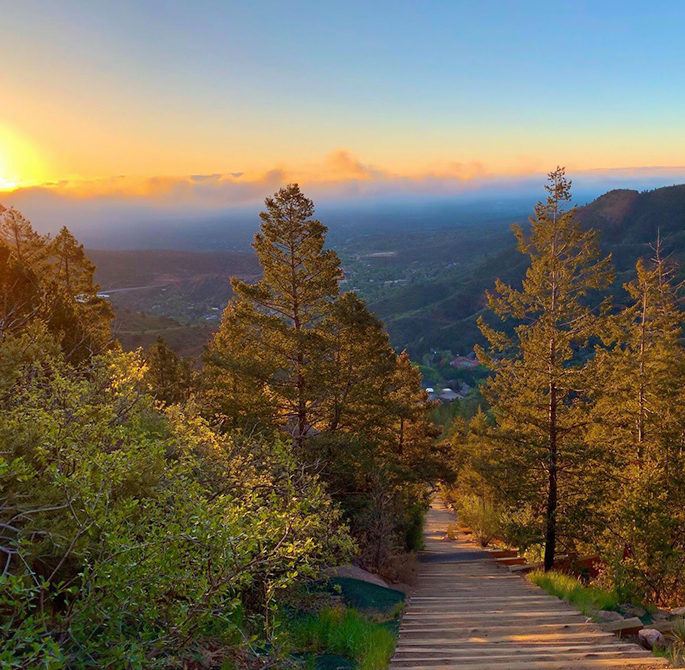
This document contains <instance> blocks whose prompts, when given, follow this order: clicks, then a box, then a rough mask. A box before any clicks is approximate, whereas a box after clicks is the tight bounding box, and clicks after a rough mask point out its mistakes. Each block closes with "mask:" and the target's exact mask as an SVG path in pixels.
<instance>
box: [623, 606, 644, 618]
mask: <svg viewBox="0 0 685 670" xmlns="http://www.w3.org/2000/svg"><path fill="white" fill-rule="evenodd" d="M618 607H619V609H620V610H621V611H622V612H625V614H626V616H628V617H633V616H636V617H638V618H640V617H643V616H644V615H645V614H647V610H646V609H645V608H644V607H640V605H633V604H632V603H621V604H620V605H619V606H618Z"/></svg>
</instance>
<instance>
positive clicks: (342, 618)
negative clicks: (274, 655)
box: [290, 607, 395, 670]
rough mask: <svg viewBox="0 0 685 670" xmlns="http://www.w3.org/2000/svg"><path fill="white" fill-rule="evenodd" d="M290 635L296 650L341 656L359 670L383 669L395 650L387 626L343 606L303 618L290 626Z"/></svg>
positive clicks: (391, 634) (391, 635) (392, 636)
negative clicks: (351, 660)
mask: <svg viewBox="0 0 685 670" xmlns="http://www.w3.org/2000/svg"><path fill="white" fill-rule="evenodd" d="M290 634H291V636H292V640H293V643H294V645H295V646H296V647H297V648H298V649H302V650H306V651H312V652H316V653H329V654H340V655H341V656H345V657H347V658H351V659H353V660H354V661H355V667H356V668H359V669H360V670H385V668H387V667H388V664H389V662H390V658H391V657H392V654H393V652H394V650H395V636H394V635H393V633H392V632H391V630H390V629H389V628H388V627H387V626H385V625H383V624H380V623H374V622H373V621H372V620H371V619H370V618H369V617H367V616H364V615H362V614H360V613H359V612H357V611H355V610H351V609H346V608H343V607H328V608H325V609H323V610H321V611H320V612H317V613H315V614H310V615H307V616H305V617H304V618H303V619H301V620H300V621H296V622H294V623H293V624H292V626H291V631H290Z"/></svg>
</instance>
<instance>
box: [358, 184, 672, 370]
mask: <svg viewBox="0 0 685 670" xmlns="http://www.w3.org/2000/svg"><path fill="white" fill-rule="evenodd" d="M578 218H579V220H580V222H581V224H582V225H583V226H584V227H587V228H595V229H597V230H599V231H600V234H601V236H600V243H601V246H602V251H603V253H605V254H606V253H611V254H612V257H613V262H614V266H615V268H616V274H617V278H616V282H615V285H614V286H613V287H612V290H613V291H614V292H615V293H616V294H617V295H618V298H619V300H620V299H621V294H622V285H623V284H624V283H625V282H626V281H628V280H629V279H630V278H632V276H633V273H634V269H635V263H636V261H637V259H638V258H640V257H648V256H649V255H650V254H651V253H652V250H651V246H650V245H651V244H653V243H654V242H655V241H656V239H657V235H660V237H661V241H662V244H663V247H664V249H665V250H666V252H667V253H670V254H671V257H672V258H673V260H675V261H676V262H677V263H679V265H680V266H681V268H682V267H683V266H685V184H683V185H677V186H667V187H663V188H658V189H655V190H652V191H642V192H640V191H634V190H628V189H616V190H612V191H609V192H608V193H605V194H604V195H601V196H600V197H599V198H597V199H595V200H594V201H592V202H591V203H589V204H587V205H585V206H583V207H579V208H578ZM509 240H510V242H509V244H508V246H507V248H506V249H504V250H502V251H500V252H499V253H498V254H496V255H495V256H493V257H490V258H487V259H485V260H484V261H483V262H482V263H480V264H479V265H478V266H477V267H475V268H473V269H472V270H471V271H470V272H469V273H468V275H467V276H464V278H463V281H462V282H459V283H457V284H455V285H453V286H452V288H451V290H450V291H449V293H448V294H446V295H445V294H442V295H439V294H437V293H436V295H437V296H438V297H437V299H435V300H433V301H431V302H427V303H425V304H423V305H416V306H415V307H413V308H412V309H405V310H404V311H400V309H401V306H402V305H410V306H412V303H411V297H412V291H411V289H410V288H408V287H407V288H402V289H398V290H397V291H396V292H395V295H394V296H392V298H387V299H385V300H381V301H378V302H376V303H372V304H371V307H372V309H374V310H375V311H376V312H377V313H378V315H379V316H380V317H381V318H383V319H384V320H385V322H386V325H387V328H388V331H389V332H390V334H391V337H392V339H393V342H394V343H395V344H396V346H400V347H406V348H407V349H408V350H409V352H410V354H411V355H412V356H413V357H414V358H415V359H417V360H419V359H420V357H421V356H422V355H423V354H425V353H426V352H427V351H429V350H430V348H438V349H450V350H452V351H453V352H454V353H460V354H465V353H468V352H469V351H471V349H472V348H473V345H474V344H475V343H482V339H481V335H480V331H479V330H478V326H477V323H476V322H477V319H478V317H479V316H481V315H485V316H487V315H488V312H487V310H486V309H485V308H486V296H485V292H486V290H487V289H490V288H492V287H493V285H494V282H495V279H496V278H499V279H501V280H502V281H504V282H506V283H509V284H520V282H521V280H522V279H523V277H524V275H525V271H526V269H527V267H528V263H527V259H526V257H525V256H523V255H522V254H521V253H519V252H518V251H517V250H516V247H515V241H514V237H513V234H511V233H509ZM429 294H430V291H429V290H427V288H426V287H424V288H423V295H429Z"/></svg>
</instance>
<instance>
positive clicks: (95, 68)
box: [0, 0, 685, 197]
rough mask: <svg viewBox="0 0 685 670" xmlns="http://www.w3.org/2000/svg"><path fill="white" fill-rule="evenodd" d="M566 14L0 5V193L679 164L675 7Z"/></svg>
mask: <svg viewBox="0 0 685 670" xmlns="http://www.w3.org/2000/svg"><path fill="white" fill-rule="evenodd" d="M570 4H571V3H569V6H566V5H565V6H563V7H562V6H560V5H556V6H550V5H549V4H548V3H541V2H535V1H529V2H524V3H516V4H515V5H514V3H501V2H486V3H481V4H480V5H478V6H477V7H474V6H473V4H472V3H464V2H456V3H451V4H450V6H448V7H445V6H442V5H440V4H437V3H436V4H434V3H411V2H408V3H402V4H399V5H398V4H395V3H390V2H374V3H371V5H370V6H369V5H367V4H365V3H356V2H352V3H346V4H345V5H344V6H335V7H334V6H326V3H318V2H313V1H311V2H297V3H294V4H292V5H290V6H287V5H276V4H272V3H268V2H254V3H250V5H249V6H248V5H246V4H245V3H230V2H229V3H219V2H211V1H205V2H199V3H193V4H192V5H190V4H186V3H166V2H146V3H134V2H122V3H106V4H104V5H101V4H99V3H98V5H97V6H94V5H93V4H92V3H87V2H83V1H77V2H72V3H69V4H68V5H62V4H58V3H51V2H47V1H42V0H35V1H33V0H32V1H30V2H26V3H15V4H5V5H4V6H3V8H2V10H1V11H2V19H3V21H2V28H1V29H0V30H1V32H2V40H0V57H1V58H2V62H3V63H11V64H12V67H5V68H3V69H2V70H1V71H0V86H1V87H2V90H3V105H2V107H1V108H0V191H11V190H17V189H25V188H33V187H36V186H41V185H43V186H44V187H45V188H51V189H57V190H67V191H68V192H69V193H70V194H71V195H73V196H79V195H80V196H83V197H91V196H92V195H93V194H94V193H96V194H97V193H100V192H101V191H102V190H103V189H104V190H105V191H106V192H107V193H108V194H110V195H114V196H116V195H117V194H119V195H131V196H135V197H146V196H148V195H149V196H150V197H160V194H161V195H163V193H164V188H165V184H170V183H173V184H178V183H180V182H182V181H183V180H188V179H189V180H192V176H193V175H203V176H212V175H222V178H224V179H226V180H227V181H228V182H232V181H235V182H241V181H250V182H255V181H259V180H267V181H268V180H269V175H273V174H280V175H282V176H283V178H293V179H297V180H299V181H302V182H303V183H305V184H306V183H315V184H321V183H326V184H329V183H333V184H336V183H337V184H340V183H362V184H363V183H367V184H368V183H371V182H373V181H375V180H377V179H382V180H387V179H391V180H393V182H394V183H397V182H406V183H407V184H409V185H414V184H417V183H419V184H420V183H422V182H423V181H425V180H435V179H437V180H440V181H441V183H446V182H453V183H455V184H457V185H459V184H462V183H464V182H468V181H470V180H479V179H483V178H490V177H506V176H522V175H523V176H525V175H534V174H544V173H545V172H547V171H548V170H549V169H551V168H552V167H554V166H555V165H557V164H563V165H566V166H567V168H568V169H569V171H570V172H574V171H588V170H594V169H632V168H664V167H667V168H668V167H677V166H682V165H683V164H685V133H684V132H683V131H682V121H681V114H680V112H679V110H681V109H682V108H683V103H685V91H684V89H683V87H682V81H681V78H682V77H681V73H682V70H683V65H684V64H685V55H684V54H683V48H682V40H681V39H680V35H681V33H680V27H681V26H682V25H683V19H685V7H684V6H683V5H681V4H680V3H677V2H661V3H659V2H658V3H656V5H659V6H660V9H661V10H662V14H661V18H658V17H657V16H656V15H657V14H658V12H657V11H656V5H653V6H650V8H649V9H647V8H645V7H643V6H642V5H641V4H640V3H624V2H605V3H601V5H600V6H597V3H595V4H593V5H590V4H587V3H583V2H577V3H572V4H573V7H571V6H570ZM467 8H468V12H467V11H466V9H467ZM543 9H544V11H543ZM663 12H667V13H668V15H669V16H670V17H671V20H670V21H667V22H664V21H663V20H662V18H663ZM607 26H609V27H610V30H607ZM236 175H239V176H236ZM122 176H124V177H125V179H122ZM151 180H152V181H151Z"/></svg>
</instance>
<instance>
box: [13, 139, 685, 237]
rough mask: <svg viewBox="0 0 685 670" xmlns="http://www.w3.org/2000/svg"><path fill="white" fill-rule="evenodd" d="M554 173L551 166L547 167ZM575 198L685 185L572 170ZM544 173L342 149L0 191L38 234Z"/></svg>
mask: <svg viewBox="0 0 685 670" xmlns="http://www.w3.org/2000/svg"><path fill="white" fill-rule="evenodd" d="M552 167H553V166H552ZM570 176H571V178H572V179H573V180H574V193H575V195H576V199H577V200H578V201H579V202H581V203H582V202H585V201H587V200H589V199H591V198H593V197H596V196H597V195H599V194H601V193H603V192H604V191H607V190H609V189H612V188H636V189H640V190H643V189H649V188H657V187H660V186H666V185H670V184H675V183H683V182H685V167H645V168H626V169H606V170H602V169H598V170H585V171H578V172H575V173H574V172H573V171H570ZM544 180H545V175H544V174H538V173H529V174H517V175H495V174H489V173H488V171H487V170H486V168H485V167H484V166H483V165H482V164H480V163H477V162H472V163H460V162H447V163H445V164H443V165H440V166H439V167H437V168H436V169H435V170H431V171H427V172H423V173H416V174H396V173H393V172H390V171H388V170H384V169H381V168H377V167H375V166H373V165H369V164H366V163H363V162H362V161H361V160H360V159H359V158H358V157H356V156H354V155H353V154H351V153H350V152H348V151H346V150H342V149H341V150H338V151H335V152H333V153H331V154H329V155H327V156H326V157H325V158H324V159H323V161H322V162H321V163H320V164H317V165H311V166H308V167H304V168H299V169H290V168H279V169H273V170H269V171H267V172H264V173H262V174H249V173H243V172H231V173H226V174H207V175H189V176H182V177H150V178H135V177H127V176H117V177H111V178H104V179H84V180H72V181H59V182H50V183H44V184H39V185H33V186H28V187H23V188H18V189H16V190H13V191H10V192H5V193H2V192H0V202H2V203H3V204H6V205H13V206H15V207H17V208H18V209H20V210H21V211H22V212H24V214H25V215H26V216H28V217H29V218H30V219H32V220H33V221H34V223H35V225H36V227H37V228H38V229H42V230H54V229H55V228H56V227H58V226H60V225H64V224H66V225H74V224H77V225H78V226H79V227H80V226H81V225H84V224H88V225H89V226H101V225H116V224H123V223H126V222H131V221H135V222H136V223H140V222H146V221H147V222H153V221H158V222H162V221H165V220H169V219H171V218H173V220H174V221H176V222H179V221H183V220H193V219H198V218H206V217H209V216H221V215H224V214H228V213H230V212H231V211H240V210H241V209H242V210H246V209H256V208H258V207H259V205H260V204H261V202H262V201H263V199H264V197H266V196H267V195H269V194H271V193H273V192H274V191H275V190H276V189H278V188H279V187H280V186H282V185H284V184H286V183H289V182H298V183H300V184H301V185H302V187H303V189H304V190H305V192H306V193H307V194H308V195H309V196H310V197H312V198H314V200H315V201H316V202H317V203H320V204H326V203H329V204H341V203H350V204H353V203H363V202H365V201H366V202H373V201H378V202H390V201H396V202H397V201H400V202H401V201H402V200H403V199H406V200H411V201H414V202H415V201H417V200H420V199H426V200H439V199H453V200H455V201H463V202H469V201H478V200H489V201H493V200H498V199H506V198H519V199H520V198H528V197H530V198H531V199H534V198H539V197H542V195H543V192H542V184H543V182H544Z"/></svg>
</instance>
